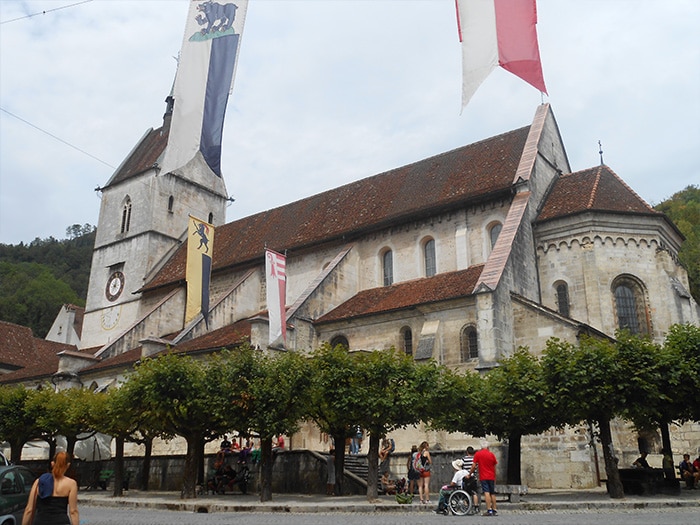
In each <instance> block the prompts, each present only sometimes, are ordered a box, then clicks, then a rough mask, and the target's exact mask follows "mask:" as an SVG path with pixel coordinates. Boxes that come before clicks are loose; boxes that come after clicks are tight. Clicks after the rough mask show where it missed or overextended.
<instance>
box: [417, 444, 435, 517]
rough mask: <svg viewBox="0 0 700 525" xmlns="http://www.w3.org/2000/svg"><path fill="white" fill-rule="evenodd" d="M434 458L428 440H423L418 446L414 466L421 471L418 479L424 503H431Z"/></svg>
mask: <svg viewBox="0 0 700 525" xmlns="http://www.w3.org/2000/svg"><path fill="white" fill-rule="evenodd" d="M432 464H433V460H432V458H431V457H430V445H428V442H427V441H423V442H422V443H421V444H420V445H419V446H418V456H417V461H416V462H415V463H414V468H415V469H416V470H417V471H418V472H419V474H420V478H419V479H418V495H419V496H420V502H421V503H422V504H424V505H429V504H430V468H431V467H432Z"/></svg>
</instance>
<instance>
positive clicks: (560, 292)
mask: <svg viewBox="0 0 700 525" xmlns="http://www.w3.org/2000/svg"><path fill="white" fill-rule="evenodd" d="M556 290H557V310H558V311H559V313H560V314H561V315H565V316H566V317H569V287H568V285H567V284H566V283H565V282H563V281H559V282H558V283H556Z"/></svg>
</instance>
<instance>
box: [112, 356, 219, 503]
mask: <svg viewBox="0 0 700 525" xmlns="http://www.w3.org/2000/svg"><path fill="white" fill-rule="evenodd" d="M206 368H207V365H206V364H205V363H203V362H201V361H195V360H194V359H193V358H191V357H189V356H184V355H180V354H172V353H169V354H165V355H162V356H159V357H157V358H155V359H144V360H142V361H141V363H140V364H139V365H138V366H137V367H136V369H135V371H134V373H133V374H132V375H130V376H129V378H128V379H127V381H126V383H125V384H124V386H123V387H122V388H129V390H130V395H132V396H135V397H136V398H138V399H139V400H140V404H141V406H142V407H143V410H144V413H143V416H144V418H147V419H148V421H149V422H150V424H151V426H152V428H153V429H157V430H158V431H161V432H163V433H171V434H177V435H179V436H181V437H182V438H183V439H184V440H185V441H186V443H187V451H186V453H185V468H184V475H183V486H182V493H181V495H182V497H183V498H195V497H196V491H195V487H196V484H197V479H198V477H199V474H198V469H199V467H200V466H201V465H202V464H203V460H202V457H203V450H204V443H205V442H206V440H207V439H214V437H216V436H219V435H221V434H222V433H223V432H224V426H223V425H224V422H223V421H222V420H221V419H220V418H219V417H217V414H218V412H217V410H216V402H217V400H216V399H212V397H211V396H209V395H207V381H206ZM199 470H201V469H199Z"/></svg>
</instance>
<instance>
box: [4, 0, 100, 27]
mask: <svg viewBox="0 0 700 525" xmlns="http://www.w3.org/2000/svg"><path fill="white" fill-rule="evenodd" d="M88 2H92V0H83V1H82V2H76V3H75V4H70V5H64V6H61V7H54V8H53V9H46V10H45V11H40V12H38V13H32V14H31V15H24V16H20V17H19V18H13V19H11V20H3V21H2V22H0V25H2V24H9V23H10V22H16V21H17V20H24V19H25V18H31V17H33V16H37V15H45V14H46V13H50V12H52V11H59V10H61V9H68V8H69V7H75V6H76V5H80V4H87V3H88Z"/></svg>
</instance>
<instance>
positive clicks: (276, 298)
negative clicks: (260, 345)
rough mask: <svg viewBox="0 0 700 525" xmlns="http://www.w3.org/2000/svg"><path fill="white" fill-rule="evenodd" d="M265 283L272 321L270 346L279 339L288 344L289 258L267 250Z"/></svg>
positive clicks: (268, 309)
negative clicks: (287, 299)
mask: <svg viewBox="0 0 700 525" xmlns="http://www.w3.org/2000/svg"><path fill="white" fill-rule="evenodd" d="M265 282H266V285H267V286H266V287H267V316H268V318H269V319H270V339H269V341H270V344H272V343H274V342H275V341H276V340H277V339H279V337H280V336H281V337H282V342H283V343H284V344H285V345H286V343H287V314H286V307H285V306H286V304H285V303H286V298H287V258H286V257H285V256H284V255H282V254H281V253H277V252H273V251H272V250H265Z"/></svg>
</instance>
